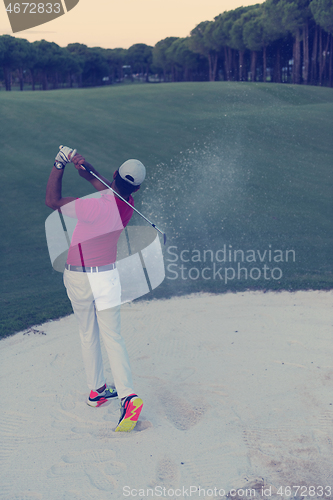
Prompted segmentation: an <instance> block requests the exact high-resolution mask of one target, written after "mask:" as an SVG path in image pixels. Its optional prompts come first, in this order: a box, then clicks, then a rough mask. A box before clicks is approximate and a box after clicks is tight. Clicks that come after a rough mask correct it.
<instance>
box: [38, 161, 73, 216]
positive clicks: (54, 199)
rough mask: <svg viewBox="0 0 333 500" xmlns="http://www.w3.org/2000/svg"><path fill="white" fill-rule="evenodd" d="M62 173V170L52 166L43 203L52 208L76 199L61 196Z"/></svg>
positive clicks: (55, 208) (57, 207)
mask: <svg viewBox="0 0 333 500" xmlns="http://www.w3.org/2000/svg"><path fill="white" fill-rule="evenodd" d="M63 175H64V170H58V169H57V168H55V167H52V170H51V173H50V177H49V180H48V182H47V186H46V196H45V204H46V205H47V206H48V207H50V208H53V210H58V209H59V208H61V207H62V206H63V205H66V204H67V203H70V202H71V201H74V200H76V198H73V197H71V196H69V197H67V198H63V197H62V195H61V187H62V176H63Z"/></svg>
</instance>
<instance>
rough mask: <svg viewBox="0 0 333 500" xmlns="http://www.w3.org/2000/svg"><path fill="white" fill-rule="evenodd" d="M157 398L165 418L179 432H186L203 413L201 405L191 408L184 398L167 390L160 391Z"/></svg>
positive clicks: (203, 408)
mask: <svg viewBox="0 0 333 500" xmlns="http://www.w3.org/2000/svg"><path fill="white" fill-rule="evenodd" d="M157 397H158V398H159V400H160V403H161V404H162V407H163V411H164V412H165V415H166V417H167V418H168V419H169V420H170V422H171V423H172V424H173V425H174V426H175V427H176V429H178V430H180V431H186V430H187V429H189V428H190V427H193V426H194V425H196V424H197V423H198V422H200V420H201V419H202V418H203V415H204V413H205V407H204V405H203V404H197V405H193V406H192V405H191V404H190V403H189V402H188V401H187V400H186V399H185V398H181V397H179V396H177V395H176V394H174V393H172V392H171V391H168V390H167V389H163V390H160V391H159V393H158V394H157Z"/></svg>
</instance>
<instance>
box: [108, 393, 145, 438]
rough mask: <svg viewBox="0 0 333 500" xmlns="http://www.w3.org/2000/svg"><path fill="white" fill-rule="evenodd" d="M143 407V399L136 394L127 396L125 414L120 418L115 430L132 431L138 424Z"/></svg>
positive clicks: (124, 407)
mask: <svg viewBox="0 0 333 500" xmlns="http://www.w3.org/2000/svg"><path fill="white" fill-rule="evenodd" d="M142 407H143V401H142V399H141V398H139V397H138V396H137V395H136V394H131V395H130V396H128V398H126V400H125V405H124V406H122V408H123V415H122V417H121V418H120V420H119V422H118V425H117V427H116V429H115V432H130V431H132V430H133V429H134V427H135V426H136V423H137V421H138V418H139V416H140V413H141V410H142Z"/></svg>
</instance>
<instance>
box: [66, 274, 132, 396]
mask: <svg viewBox="0 0 333 500" xmlns="http://www.w3.org/2000/svg"><path fill="white" fill-rule="evenodd" d="M64 284H65V287H66V289H67V295H68V297H69V299H70V301H71V303H72V307H73V311H74V314H75V317H76V319H77V321H78V324H79V332H80V337H81V345H82V355H83V362H84V366H85V370H86V375H87V382H88V387H89V389H90V390H94V391H96V389H99V388H100V387H102V386H103V385H104V384H105V377H104V372H103V362H102V353H101V345H100V334H101V337H102V339H103V342H104V345H105V348H106V352H107V354H108V357H109V361H110V366H111V371H112V375H113V380H114V383H115V386H116V390H117V392H118V397H119V398H124V397H126V396H129V395H130V394H133V392H134V391H133V382H132V374H131V368H130V364H129V359H128V354H127V350H126V346H125V341H124V339H123V338H122V336H121V334H120V305H119V304H120V300H119V298H120V283H119V275H118V271H117V269H114V270H112V271H104V272H101V273H91V274H90V273H89V274H88V273H82V272H76V271H68V270H67V269H65V271H64ZM98 284H99V285H100V286H99V285H98ZM92 288H93V289H94V293H93V292H92ZM98 289H99V290H100V293H98ZM117 297H118V298H117ZM115 298H116V299H115ZM95 299H96V300H95ZM115 303H117V304H118V305H116V306H115V307H110V305H112V304H115ZM106 307H108V308H106Z"/></svg>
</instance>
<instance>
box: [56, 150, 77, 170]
mask: <svg viewBox="0 0 333 500" xmlns="http://www.w3.org/2000/svg"><path fill="white" fill-rule="evenodd" d="M59 149H60V151H59V153H58V154H57V156H56V157H55V163H54V166H55V168H57V169H58V170H62V169H64V168H65V166H66V164H67V163H70V162H71V161H72V160H70V159H69V158H68V155H69V154H70V153H72V155H71V158H73V156H75V155H76V149H71V148H68V147H67V146H59Z"/></svg>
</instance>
